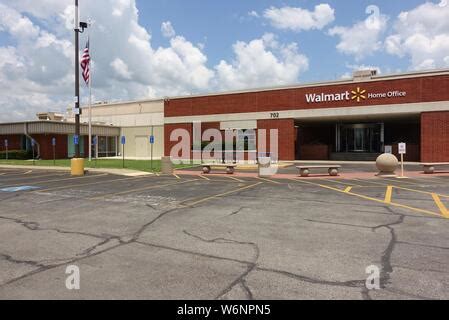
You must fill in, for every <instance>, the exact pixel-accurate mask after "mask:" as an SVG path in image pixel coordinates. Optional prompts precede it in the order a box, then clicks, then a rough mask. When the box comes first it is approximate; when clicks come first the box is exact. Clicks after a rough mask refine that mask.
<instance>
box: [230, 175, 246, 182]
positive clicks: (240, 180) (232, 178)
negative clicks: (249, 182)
mask: <svg viewBox="0 0 449 320" xmlns="http://www.w3.org/2000/svg"><path fill="white" fill-rule="evenodd" d="M225 177H226V178H228V179H231V180H234V181H238V182H246V181H245V180H242V179H237V178H234V177H231V176H225Z"/></svg>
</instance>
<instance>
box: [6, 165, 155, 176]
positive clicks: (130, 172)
mask: <svg viewBox="0 0 449 320" xmlns="http://www.w3.org/2000/svg"><path fill="white" fill-rule="evenodd" d="M0 168H1V169H26V170H48V171H64V172H67V171H70V168H69V167H57V166H55V167H52V166H21V165H0ZM86 171H87V172H98V173H109V174H114V175H119V176H127V177H139V176H148V175H154V173H151V172H145V171H137V170H131V169H112V168H86Z"/></svg>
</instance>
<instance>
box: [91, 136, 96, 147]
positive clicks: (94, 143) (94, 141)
mask: <svg viewBox="0 0 449 320" xmlns="http://www.w3.org/2000/svg"><path fill="white" fill-rule="evenodd" d="M92 145H94V146H96V145H97V137H96V136H95V137H93V138H92Z"/></svg>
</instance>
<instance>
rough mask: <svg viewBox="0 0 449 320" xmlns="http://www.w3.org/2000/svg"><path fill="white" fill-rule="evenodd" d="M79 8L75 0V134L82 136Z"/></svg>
mask: <svg viewBox="0 0 449 320" xmlns="http://www.w3.org/2000/svg"><path fill="white" fill-rule="evenodd" d="M79 27H80V25H79V9H78V0H75V136H77V137H78V139H79V136H80V113H81V112H80V57H79V33H80V29H79ZM79 157H80V146H79V143H76V144H75V158H76V159H79Z"/></svg>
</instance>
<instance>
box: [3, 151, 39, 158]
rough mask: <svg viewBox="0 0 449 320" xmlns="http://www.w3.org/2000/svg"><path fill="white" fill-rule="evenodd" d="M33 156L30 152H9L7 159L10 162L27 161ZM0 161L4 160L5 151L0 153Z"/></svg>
mask: <svg viewBox="0 0 449 320" xmlns="http://www.w3.org/2000/svg"><path fill="white" fill-rule="evenodd" d="M32 158H33V154H32V153H31V151H24V150H9V151H8V159H10V160H28V159H32ZM0 159H6V151H0Z"/></svg>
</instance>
